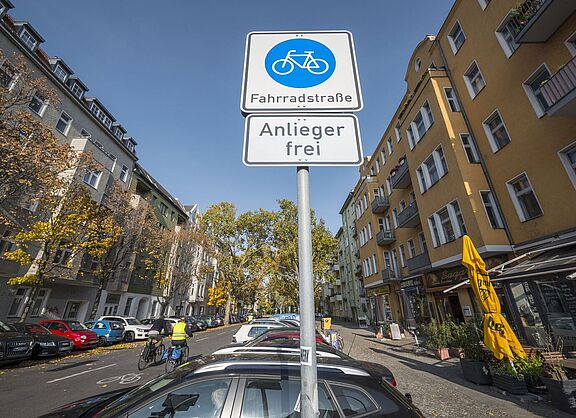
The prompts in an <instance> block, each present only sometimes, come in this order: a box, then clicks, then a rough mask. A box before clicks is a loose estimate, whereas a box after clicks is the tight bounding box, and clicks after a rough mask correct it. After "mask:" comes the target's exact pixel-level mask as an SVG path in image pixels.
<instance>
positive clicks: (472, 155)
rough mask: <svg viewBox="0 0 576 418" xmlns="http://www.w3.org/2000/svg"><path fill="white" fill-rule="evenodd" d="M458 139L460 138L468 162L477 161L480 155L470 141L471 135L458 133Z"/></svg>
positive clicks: (475, 162)
mask: <svg viewBox="0 0 576 418" xmlns="http://www.w3.org/2000/svg"><path fill="white" fill-rule="evenodd" d="M460 139H461V140H462V146H463V147H464V151H465V152H466V157H467V158H468V162H469V163H470V164H477V163H479V162H480V156H479V154H478V150H477V149H476V147H475V146H474V142H472V137H471V136H470V134H460Z"/></svg>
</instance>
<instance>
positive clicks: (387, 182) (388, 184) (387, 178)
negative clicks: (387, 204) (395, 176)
mask: <svg viewBox="0 0 576 418" xmlns="http://www.w3.org/2000/svg"><path fill="white" fill-rule="evenodd" d="M390 179H391V176H388V177H386V191H387V192H388V196H390V195H391V194H392V182H391V180H390Z"/></svg>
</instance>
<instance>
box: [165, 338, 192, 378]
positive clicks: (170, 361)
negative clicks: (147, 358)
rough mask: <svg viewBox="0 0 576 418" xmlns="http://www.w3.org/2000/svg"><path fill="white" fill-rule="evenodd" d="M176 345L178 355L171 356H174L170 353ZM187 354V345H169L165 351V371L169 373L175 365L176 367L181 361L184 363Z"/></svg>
mask: <svg viewBox="0 0 576 418" xmlns="http://www.w3.org/2000/svg"><path fill="white" fill-rule="evenodd" d="M176 347H178V348H179V349H180V356H179V357H178V358H173V357H174V356H173V355H172V353H173V352H174V348H176ZM188 354H189V348H188V346H187V345H184V346H173V345H171V346H170V347H169V348H168V353H167V357H166V365H165V366H164V367H165V370H166V373H170V372H171V371H172V370H174V369H175V368H176V367H178V366H180V365H181V364H182V363H184V359H186V360H188Z"/></svg>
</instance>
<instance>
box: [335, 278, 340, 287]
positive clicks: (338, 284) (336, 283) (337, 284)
mask: <svg viewBox="0 0 576 418" xmlns="http://www.w3.org/2000/svg"><path fill="white" fill-rule="evenodd" d="M334 285H335V286H342V280H340V279H336V281H334Z"/></svg>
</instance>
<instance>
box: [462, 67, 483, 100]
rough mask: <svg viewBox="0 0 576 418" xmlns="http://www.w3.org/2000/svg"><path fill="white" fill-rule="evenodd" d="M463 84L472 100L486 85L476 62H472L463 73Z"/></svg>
mask: <svg viewBox="0 0 576 418" xmlns="http://www.w3.org/2000/svg"><path fill="white" fill-rule="evenodd" d="M464 84H466V88H467V89H468V93H470V97H471V98H472V99H473V98H474V97H476V96H477V95H478V93H480V91H481V90H482V89H483V88H484V86H485V85H486V82H485V81H484V77H482V73H481V72H480V68H478V64H476V61H474V62H473V63H472V65H470V67H469V68H468V70H466V72H465V73H464Z"/></svg>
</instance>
